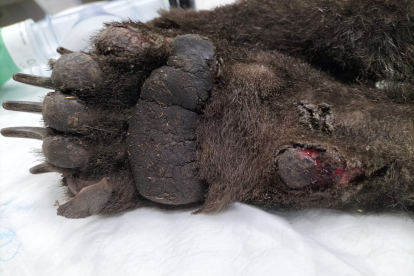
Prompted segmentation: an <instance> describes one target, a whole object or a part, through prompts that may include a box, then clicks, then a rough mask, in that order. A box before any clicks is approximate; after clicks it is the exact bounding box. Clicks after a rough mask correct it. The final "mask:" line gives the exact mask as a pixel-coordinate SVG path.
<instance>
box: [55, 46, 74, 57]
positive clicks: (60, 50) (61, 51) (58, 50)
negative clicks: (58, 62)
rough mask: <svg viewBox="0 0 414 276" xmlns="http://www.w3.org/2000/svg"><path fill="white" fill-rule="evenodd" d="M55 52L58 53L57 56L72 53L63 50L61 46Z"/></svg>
mask: <svg viewBox="0 0 414 276" xmlns="http://www.w3.org/2000/svg"><path fill="white" fill-rule="evenodd" d="M56 52H58V53H59V54H61V55H67V54H71V53H73V51H71V50H68V49H66V48H64V47H62V46H59V47H58V48H57V49H56Z"/></svg>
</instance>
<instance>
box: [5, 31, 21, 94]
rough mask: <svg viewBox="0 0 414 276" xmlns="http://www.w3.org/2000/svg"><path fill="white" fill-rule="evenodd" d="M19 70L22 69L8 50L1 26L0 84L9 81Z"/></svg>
mask: <svg viewBox="0 0 414 276" xmlns="http://www.w3.org/2000/svg"><path fill="white" fill-rule="evenodd" d="M18 72H20V69H19V67H17V65H16V64H15V63H14V62H13V60H12V58H11V56H10V54H9V52H8V51H7V48H6V45H5V44H4V41H3V35H2V29H1V28H0V86H2V85H3V84H4V83H5V82H6V81H8V80H9V79H10V78H11V77H12V76H13V74H14V73H18Z"/></svg>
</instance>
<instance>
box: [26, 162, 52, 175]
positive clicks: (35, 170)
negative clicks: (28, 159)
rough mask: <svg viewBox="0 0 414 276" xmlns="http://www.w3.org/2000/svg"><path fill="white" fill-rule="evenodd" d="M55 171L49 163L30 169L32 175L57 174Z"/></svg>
mask: <svg viewBox="0 0 414 276" xmlns="http://www.w3.org/2000/svg"><path fill="white" fill-rule="evenodd" d="M55 171H56V170H54V169H53V167H52V166H51V165H50V164H48V163H42V164H39V165H36V166H34V167H33V168H31V169H30V173H32V174H41V173H49V172H55Z"/></svg>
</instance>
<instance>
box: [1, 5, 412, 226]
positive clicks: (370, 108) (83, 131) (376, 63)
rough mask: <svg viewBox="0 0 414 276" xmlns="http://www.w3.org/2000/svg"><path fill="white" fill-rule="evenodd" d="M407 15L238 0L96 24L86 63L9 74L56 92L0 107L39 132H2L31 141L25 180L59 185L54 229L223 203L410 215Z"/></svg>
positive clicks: (70, 57) (395, 8) (381, 8)
mask: <svg viewBox="0 0 414 276" xmlns="http://www.w3.org/2000/svg"><path fill="white" fill-rule="evenodd" d="M413 11H414V4H412V2H410V1H397V0H388V1H385V0H384V1H382V0H381V1H370V2H363V3H361V2H360V1H356V0H351V1H339V0H338V1H328V0H311V1H307V2H306V3H304V2H303V1H296V0H294V1H285V0H266V1H259V0H250V1H240V2H238V3H236V4H234V5H230V6H225V7H220V8H217V9H215V10H214V11H200V12H196V11H191V10H171V11H169V12H162V13H161V17H159V18H157V19H154V20H153V21H151V22H148V23H147V24H143V23H139V22H138V23H137V22H130V21H126V22H113V23H109V24H107V25H106V28H105V29H103V30H102V31H101V32H100V33H99V34H97V35H96V36H95V37H94V38H93V41H94V48H93V50H91V51H90V52H88V53H75V52H72V51H70V50H68V49H64V48H62V47H60V48H58V50H57V51H58V52H59V53H60V54H61V57H60V58H59V59H58V60H51V61H50V66H51V68H52V69H53V71H52V76H51V78H44V77H36V76H30V75H24V74H16V75H15V76H14V79H15V80H17V81H20V82H23V83H27V84H30V85H36V86H41V87H46V88H49V89H52V90H54V92H50V93H49V94H48V95H46V97H45V99H44V101H43V103H30V102H14V101H8V102H5V103H3V107H4V108H5V109H8V110H15V111H24V112H36V113H42V115H43V119H44V123H45V128H32V127H14V128H7V129H3V130H2V131H1V133H2V135H4V136H9V137H22V138H34V139H40V140H42V141H43V147H42V152H43V155H44V157H45V162H44V163H43V164H39V165H37V166H35V167H33V168H32V169H31V172H32V173H34V174H38V173H46V172H58V173H60V174H61V175H62V177H63V181H62V182H63V185H65V186H67V190H68V196H69V201H68V202H66V203H65V204H63V205H61V206H59V208H58V214H59V215H62V216H65V217H68V218H84V217H87V216H90V215H94V214H100V213H114V212H121V211H125V210H128V209H132V208H137V207H140V206H157V207H161V208H196V207H197V208H198V209H195V210H197V211H198V212H206V213H214V212H218V211H220V210H222V209H223V208H225V207H226V206H227V205H228V204H230V203H232V202H235V201H240V202H246V203H253V204H257V205H259V206H263V207H282V208H288V209H303V208H336V209H345V210H355V209H358V210H362V211H367V212H368V211H386V210H408V211H412V210H413V209H414V173H413V172H414V138H413V137H414V108H413V103H414V93H412V91H414V90H413V89H412V88H413V79H412V75H413V74H412V72H413V69H414V65H413V64H414V54H413V53H414V51H412V50H413V48H412V45H414V36H413V35H412V30H413V29H414V23H413V22H414V12H413ZM361 19H362V20H361ZM252 22H253V23H252ZM350 33H352V34H355V35H349V34H350ZM375 83H377V84H378V83H381V85H380V86H378V85H377V86H375Z"/></svg>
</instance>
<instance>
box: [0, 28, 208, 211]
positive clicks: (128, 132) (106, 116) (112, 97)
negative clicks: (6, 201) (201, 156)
mask: <svg viewBox="0 0 414 276" xmlns="http://www.w3.org/2000/svg"><path fill="white" fill-rule="evenodd" d="M125 32H127V33H128V36H127V38H128V39H130V40H131V41H130V43H129V42H128V43H126V44H125V41H123V40H121V41H119V43H118V41H117V40H114V38H116V37H117V33H119V35H122V34H123V33H125ZM134 36H135V37H134ZM127 38H125V39H127ZM134 43H135V44H136V45H135V44H134ZM95 44H96V47H95V50H94V51H92V52H91V53H73V52H71V51H69V50H66V49H63V48H59V49H58V52H59V53H60V54H62V56H61V57H60V58H59V59H58V60H52V61H51V62H50V64H51V67H52V68H53V72H52V76H51V77H50V78H44V77H36V76H30V75H24V74H16V75H15V76H14V79H15V80H17V81H19V82H23V83H26V84H29V85H35V86H41V87H45V88H50V89H54V90H55V91H54V92H50V93H48V94H47V96H46V97H45V99H44V101H43V104H40V103H30V102H4V103H3V107H4V108H5V109H8V110H14V111H24V112H38V113H42V115H43V119H44V122H45V125H46V128H35V127H12V128H5V129H2V130H1V134H2V135H3V136H8V137H23V138H35V139H40V140H42V141H43V146H42V152H43V155H44V158H45V162H44V163H43V164H40V165H37V166H35V167H33V168H32V169H31V172H32V173H34V174H38V173H45V172H58V173H61V174H62V176H63V185H65V186H67V187H68V195H69V196H70V200H69V201H68V202H66V203H65V204H63V205H61V206H60V207H59V208H58V214H59V215H61V216H65V217H68V218H84V217H87V216H90V215H93V214H97V213H113V212H119V211H123V210H126V209H131V208H136V207H138V206H143V205H160V203H161V204H167V205H179V206H181V205H187V204H192V203H195V202H199V201H202V200H203V198H204V196H205V193H206V188H207V187H206V184H205V182H203V181H201V180H199V179H198V178H197V171H196V165H195V161H196V152H195V150H196V145H195V131H196V127H197V120H198V116H199V114H200V113H201V111H202V109H203V107H204V104H205V103H206V101H207V99H208V98H209V92H210V91H211V90H212V88H213V78H214V72H213V70H212V66H213V65H214V56H215V54H214V46H213V44H212V43H211V42H210V41H209V40H207V39H205V38H202V37H200V36H197V35H184V36H178V37H176V38H175V39H171V38H167V37H164V36H162V35H159V34H155V33H152V32H151V30H150V29H149V28H148V27H146V26H145V25H143V24H139V23H124V24H120V23H114V24H113V25H111V26H109V27H108V28H107V29H106V30H105V31H103V32H102V34H101V35H100V36H98V37H97V41H95ZM124 44H125V45H124ZM156 68H158V69H156ZM154 69H156V70H154Z"/></svg>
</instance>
